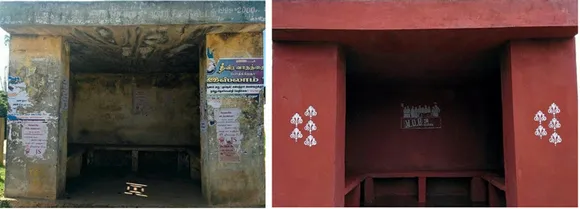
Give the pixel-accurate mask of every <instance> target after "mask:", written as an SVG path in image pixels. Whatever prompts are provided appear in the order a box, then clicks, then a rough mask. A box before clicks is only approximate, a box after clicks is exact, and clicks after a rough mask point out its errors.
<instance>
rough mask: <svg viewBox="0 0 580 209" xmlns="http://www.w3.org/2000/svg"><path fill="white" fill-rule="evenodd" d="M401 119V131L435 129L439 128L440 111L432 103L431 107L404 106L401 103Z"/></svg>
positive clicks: (435, 104)
mask: <svg viewBox="0 0 580 209" xmlns="http://www.w3.org/2000/svg"><path fill="white" fill-rule="evenodd" d="M401 108H402V112H403V117H401V128H402V129H435V128H441V109H440V108H439V106H438V105H437V102H434V103H433V105H416V106H412V105H405V104H404V103H401Z"/></svg>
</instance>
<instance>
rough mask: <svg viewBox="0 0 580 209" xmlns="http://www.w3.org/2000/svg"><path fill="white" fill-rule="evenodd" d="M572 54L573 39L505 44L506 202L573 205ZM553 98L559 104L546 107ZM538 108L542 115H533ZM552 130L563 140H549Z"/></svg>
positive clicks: (574, 100)
mask: <svg viewBox="0 0 580 209" xmlns="http://www.w3.org/2000/svg"><path fill="white" fill-rule="evenodd" d="M575 59H576V57H575V44H574V39H558V40H555V39H554V40H529V41H513V42H511V43H509V44H508V46H507V50H506V53H505V54H504V57H503V66H502V96H503V114H504V116H503V126H504V130H503V131H504V156H505V160H504V161H505V175H506V176H505V177H506V178H505V179H506V196H507V197H506V198H507V205H508V206H519V207H531V206H534V207H577V204H578V199H577V198H578V188H577V185H578V130H577V129H578V121H577V119H578V102H577V101H578V98H577V95H578V94H577V86H576V63H575ZM552 104H555V105H557V108H556V107H555V106H554V107H552V108H550V106H551V105H552ZM556 109H557V110H558V111H556V112H555V113H556V114H552V113H553V112H554V111H555V110H556ZM538 111H542V113H543V114H544V116H545V118H544V117H538V118H535V115H536V114H537V113H538ZM540 116H541V115H540ZM553 118H556V119H555V120H557V122H556V121H554V122H556V123H559V124H560V126H561V127H560V128H557V129H556V131H554V130H553V129H552V128H550V122H551V121H552V120H553ZM535 119H536V120H535ZM538 119H539V120H538ZM543 119H545V120H543ZM540 122H541V124H540ZM539 125H542V127H544V128H545V130H546V131H545V132H544V134H545V136H542V137H541V138H540V137H539V136H536V133H535V130H536V129H537V128H538V127H539ZM542 132H543V131H540V132H539V133H542ZM554 133H557V135H559V136H560V138H561V143H557V144H554V143H551V142H550V138H551V136H552V135H553V134H554ZM544 134H542V135H544ZM554 138H555V141H556V142H557V141H558V140H559V138H558V137H557V136H555V137H554ZM553 141H554V140H552V142H553Z"/></svg>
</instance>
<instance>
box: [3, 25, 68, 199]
mask: <svg viewBox="0 0 580 209" xmlns="http://www.w3.org/2000/svg"><path fill="white" fill-rule="evenodd" d="M10 50H11V52H10V66H9V67H10V68H9V69H10V71H9V76H10V78H9V82H8V83H9V85H8V103H9V111H8V121H7V124H8V130H9V134H8V139H7V147H6V150H7V152H6V180H5V185H6V186H5V187H6V188H5V191H6V192H5V196H6V197H28V198H40V199H56V198H58V197H60V196H61V195H63V194H64V190H65V183H66V179H65V178H66V153H67V146H66V142H67V134H66V133H67V121H68V119H67V118H68V103H69V102H70V101H69V98H70V97H69V96H68V95H69V88H68V83H69V65H68V63H69V62H68V60H69V58H68V53H69V51H68V45H66V43H65V42H64V39H63V38H62V37H46V36H38V37H29V36H12V39H11V41H10Z"/></svg>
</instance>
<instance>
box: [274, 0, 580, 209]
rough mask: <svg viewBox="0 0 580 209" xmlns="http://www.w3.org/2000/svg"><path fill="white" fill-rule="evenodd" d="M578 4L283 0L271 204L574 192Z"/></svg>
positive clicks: (529, 199) (494, 202) (561, 201)
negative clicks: (575, 36) (575, 40)
mask: <svg viewBox="0 0 580 209" xmlns="http://www.w3.org/2000/svg"><path fill="white" fill-rule="evenodd" d="M577 8H578V7H577V1H576V0H550V1H546V0H525V1H523V0H522V1H514V0H469V1H444V0H400V1H346V0H344V1H305V0H277V1H273V13H272V14H273V23H272V25H273V34H272V36H273V41H274V43H273V57H274V63H273V66H274V68H273V85H274V86H273V205H274V206H275V207H277V206H429V205H434V206H544V207H558V206H574V207H576V206H577V204H578V199H577V197H578V188H577V185H578V166H577V165H578V153H577V152H578V150H577V148H578V130H577V127H578V95H577V84H576V83H577V82H576V81H577V80H576V61H575V59H576V57H575V43H574V39H573V37H574V35H576V34H577V30H578V15H577V13H578V11H577ZM310 107H312V108H310ZM310 121H311V122H310Z"/></svg>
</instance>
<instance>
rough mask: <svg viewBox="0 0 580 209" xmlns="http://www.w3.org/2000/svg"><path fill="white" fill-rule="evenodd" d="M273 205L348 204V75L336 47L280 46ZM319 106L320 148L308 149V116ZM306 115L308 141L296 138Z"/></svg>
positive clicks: (276, 46) (275, 77) (275, 48)
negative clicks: (293, 120)
mask: <svg viewBox="0 0 580 209" xmlns="http://www.w3.org/2000/svg"><path fill="white" fill-rule="evenodd" d="M273 53H274V55H275V56H276V59H274V63H273V65H274V69H276V70H274V71H273V84H274V88H273V91H272V95H273V98H272V101H273V104H272V107H273V110H272V111H273V115H274V117H273V125H272V126H273V130H272V138H273V139H274V140H272V149H273V150H274V151H273V152H272V153H273V154H272V161H273V163H272V183H273V185H272V193H273V196H272V198H273V199H272V203H273V206H275V207H300V206H301V207H317V206H322V207H333V206H343V205H344V202H345V201H344V193H343V192H344V191H343V190H344V181H345V177H344V143H345V141H344V138H345V136H344V133H345V128H344V127H345V115H346V112H345V94H346V93H345V74H344V66H343V59H342V56H341V53H340V51H339V49H338V47H337V46H336V45H330V44H283V43H274V45H273ZM309 106H313V107H314V108H315V109H316V111H317V113H318V115H317V116H315V117H313V121H314V122H315V124H316V126H317V128H318V129H317V130H316V131H314V132H313V133H312V135H313V136H314V137H315V138H316V141H317V145H315V146H312V147H308V146H305V145H304V140H305V138H306V137H307V136H308V132H306V131H305V130H304V128H303V127H304V126H305V125H306V122H307V121H308V118H307V117H306V116H305V115H304V112H305V111H306V109H307V108H308V107H309ZM295 113H298V114H300V115H302V116H301V117H302V119H303V121H304V122H303V123H302V124H300V125H299V126H298V128H299V129H300V130H301V131H302V134H303V138H302V139H299V140H298V142H295V141H294V140H293V139H291V138H290V134H291V132H292V130H293V129H294V125H292V124H291V123H290V119H291V118H292V116H293V115H294V114H295Z"/></svg>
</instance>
